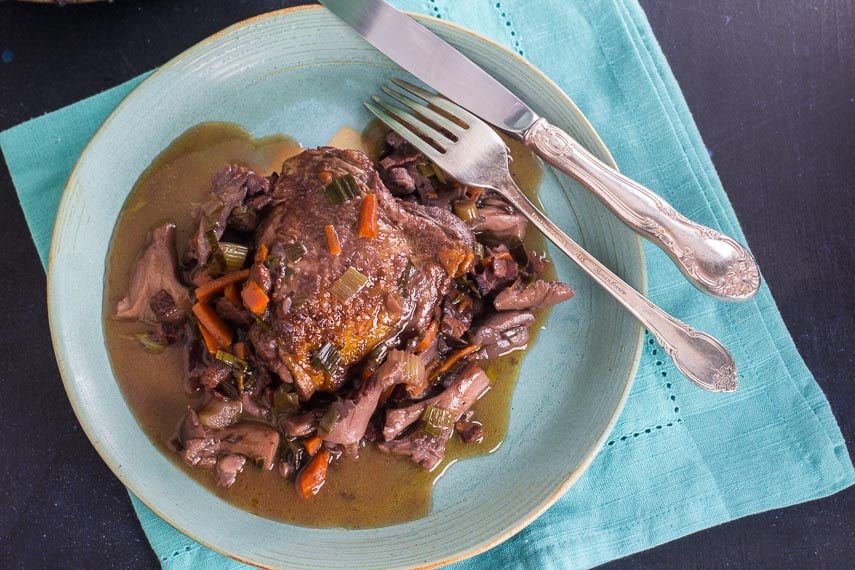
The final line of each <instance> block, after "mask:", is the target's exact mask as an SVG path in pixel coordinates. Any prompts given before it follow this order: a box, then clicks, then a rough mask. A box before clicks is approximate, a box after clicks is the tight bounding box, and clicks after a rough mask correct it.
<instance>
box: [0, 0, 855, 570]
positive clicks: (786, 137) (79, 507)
mask: <svg viewBox="0 0 855 570" xmlns="http://www.w3.org/2000/svg"><path fill="white" fill-rule="evenodd" d="M460 1H462V0H460ZM600 1H606V0H600ZM640 2H641V4H642V6H643V7H644V9H645V11H646V12H647V15H648V17H649V18H650V22H651V24H652V26H653V30H654V32H655V33H656V36H657V37H658V39H659V42H660V44H661V45H662V48H663V50H664V51H665V54H666V55H667V57H668V60H669V62H670V64H671V67H672V69H673V70H674V74H675V75H676V76H677V80H678V81H679V83H680V86H681V87H682V89H683V92H684V93H685V96H686V99H687V100H688V103H689V107H690V109H691V110H692V112H693V114H694V117H695V121H696V122H697V124H698V127H699V128H700V131H701V134H702V135H703V138H704V141H705V143H706V145H707V147H708V148H709V151H710V154H711V155H712V159H713V162H714V163H715V166H716V168H717V169H718V172H719V175H720V176H721V179H722V182H723V183H724V186H725V188H726V189H727V191H728V194H729V196H730V199H731V201H732V202H733V205H734V208H735V209H736V213H737V214H738V216H739V219H740V221H741V222H742V226H743V229H744V230H745V233H746V234H747V236H748V242H749V245H750V246H751V248H752V250H753V251H754V253H755V255H756V257H757V260H758V262H759V263H760V265H761V267H762V269H763V273H764V276H765V278H766V280H767V282H768V284H769V286H770V287H771V289H772V293H773V294H774V296H775V299H776V300H777V302H778V304H779V306H780V309H781V313H782V314H783V317H784V321H785V322H786V324H787V326H788V327H789V330H790V332H791V334H792V335H793V338H794V339H795V342H796V345H797V346H798V348H799V351H800V352H801V354H802V356H803V357H804V359H805V361H806V362H807V365H808V366H809V367H810V369H811V370H812V371H813V373H814V375H815V376H816V379H817V381H818V382H819V384H820V386H822V389H823V390H825V392H826V394H827V395H828V398H829V400H830V401H831V406H832V408H833V410H834V413H835V415H836V417H837V418H838V421H839V422H840V424H841V428H842V430H843V434H844V436H845V437H846V441H847V444H848V445H849V449H850V451H851V450H852V449H853V434H855V427H853V418H855V390H853V384H852V383H853V371H854V370H855V366H853V350H855V294H853V291H852V288H853V285H855V278H853V275H855V223H853V221H855V193H853V192H854V191H855V2H853V0H825V1H822V0H812V1H808V0H796V1H789V0H787V1H784V0H756V1H754V2H747V1H746V0H640ZM301 3H305V2H293V1H292V2H283V1H279V2H277V1H270V0H256V1H253V0H228V1H224V2H212V1H210V0H208V1H204V0H117V1H116V2H115V3H113V4H101V3H98V4H90V5H85V6H70V7H65V8H57V7H54V6H40V5H29V4H21V3H17V2H9V1H5V2H3V1H2V0H0V130H3V129H6V128H8V127H11V126H12V125H15V124H17V123H19V122H21V121H24V120H26V119H29V118H32V117H35V116H38V115H40V114H42V113H45V112H47V111H51V110H54V109H57V108H59V107H62V106H64V105H68V104H70V103H73V102H75V101H77V100H78V99H81V98H83V97H86V96H89V95H91V94H93V93H95V92H97V91H100V90H103V89H106V88H108V87H112V86H113V85H116V84H118V83H120V82H122V81H125V80H126V79H130V78H131V77H134V76H136V75H137V74H139V73H141V72H143V71H146V70H148V69H151V68H152V67H155V66H157V65H159V64H162V63H163V62H165V61H166V60H168V59H169V58H171V57H172V56H174V55H176V54H178V53H179V52H181V51H182V50H184V49H185V48H187V47H189V46H190V45H192V44H194V43H196V42H197V41H199V40H201V39H203V38H204V37H206V36H208V35H210V34H212V33H214V32H216V31H218V30H220V29H222V28H224V27H226V26H228V25H230V24H232V23H235V22H237V21H239V20H242V19H244V18H247V17H250V16H253V15H256V14H259V13H262V12H265V11H268V10H272V9H276V8H281V7H284V6H290V5H296V4H301ZM0 212H2V214H0V220H2V222H0V291H2V293H0V327H2V334H0V378H1V379H2V380H0V450H2V451H0V458H2V459H1V460H0V473H2V475H0V481H2V485H0V497H2V499H0V564H2V566H3V567H26V568H45V567H47V568H58V567H63V568H65V567H72V568H76V567H92V568H101V567H121V568H125V567H132V568H145V567H157V566H158V561H157V559H156V557H155V556H154V554H153V552H152V551H151V549H150V548H149V546H148V543H147V542H146V539H145V536H144V535H143V533H142V530H141V529H140V526H139V523H138V522H137V519H136V517H135V516H134V513H133V510H132V509H131V506H130V503H129V501H128V496H127V494H126V492H125V490H124V488H123V487H122V486H121V485H120V483H119V482H118V480H117V479H116V478H115V477H113V475H112V474H111V473H110V472H109V470H108V469H107V467H106V466H105V465H104V464H103V463H102V462H101V460H100V458H99V457H98V455H97V454H96V453H95V450H94V449H93V448H92V446H91V445H90V444H89V442H88V440H87V439H86V436H85V435H84V434H83V432H82V431H81V429H80V427H79V425H78V423H77V420H76V419H75V417H74V415H73V413H72V411H71V408H70V406H69V405H68V401H67V399H66V397H65V393H64V391H63V388H62V383H61V380H60V378H59V374H58V372H57V368H56V364H55V362H54V358H53V352H52V349H51V342H50V334H49V330H48V323H47V314H46V307H45V276H44V273H43V271H42V267H41V265H40V264H39V261H38V257H37V255H36V252H35V248H34V247H33V244H32V243H31V241H30V239H29V235H28V232H27V228H26V224H25V222H24V218H23V215H22V213H21V211H20V208H19V206H18V204H17V200H16V198H15V194H14V190H13V187H12V182H11V180H10V179H9V174H8V172H7V170H6V168H5V165H2V166H0ZM853 560H855V491H853V490H852V489H850V490H847V491H844V492H842V493H839V494H837V495H835V496H833V497H830V498H827V499H823V500H819V501H814V502H812V503H809V504H805V505H799V506H796V507H791V508H788V509H784V510H780V511H772V512H769V513H764V514H761V515H757V516H753V517H748V518H745V519H742V520H739V521H734V522H732V523H729V524H726V525H722V526H720V527H717V528H713V529H710V530H706V531H703V532H699V533H696V534H694V535H691V536H689V537H686V538H683V539H681V540H677V541H674V542H672V543H669V544H666V545H663V546H660V547H658V548H655V549H653V550H650V551H648V552H644V553H641V554H638V555H635V556H632V557H629V558H626V559H623V560H620V561H616V562H613V563H611V564H610V565H608V567H610V568H640V567H657V568H719V567H724V566H733V567H738V568H739V567H766V568H851V567H852V564H853Z"/></svg>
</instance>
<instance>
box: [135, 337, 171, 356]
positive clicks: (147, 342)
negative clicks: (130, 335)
mask: <svg viewBox="0 0 855 570" xmlns="http://www.w3.org/2000/svg"><path fill="white" fill-rule="evenodd" d="M134 338H136V339H137V340H138V341H139V342H140V344H141V345H142V346H143V348H144V349H146V351H148V352H151V353H152V354H160V353H161V352H163V351H164V350H166V347H165V346H163V345H162V344H160V343H159V342H156V341H155V340H153V339H152V338H151V336H150V335H149V334H148V333H139V334H135V335H134Z"/></svg>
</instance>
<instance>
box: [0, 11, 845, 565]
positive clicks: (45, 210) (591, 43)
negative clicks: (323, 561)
mask: <svg viewBox="0 0 855 570" xmlns="http://www.w3.org/2000/svg"><path fill="white" fill-rule="evenodd" d="M395 4H397V5H398V6H399V7H401V8H404V9H407V10H412V11H416V12H422V13H427V14H429V15H432V16H434V17H437V18H442V19H448V20H452V21H454V22H457V23H459V24H461V25H464V26H466V27H469V28H471V29H473V30H475V31H478V32H480V33H482V34H484V35H487V36H489V37H491V38H493V39H494V40H496V41H498V42H500V43H502V44H504V45H505V46H507V47H508V48H510V49H512V50H513V51H515V52H517V53H518V54H520V55H521V56H523V57H525V58H527V59H529V60H530V61H531V62H532V63H534V64H535V65H536V66H538V67H539V68H540V69H541V70H543V71H544V72H545V73H546V74H548V75H549V76H550V77H551V78H552V79H553V80H555V81H556V82H557V83H558V84H559V85H560V86H561V87H562V88H563V89H564V90H565V91H566V92H567V93H568V94H569V95H570V96H571V97H572V98H573V99H574V100H575V101H576V103H577V104H578V105H579V106H580V107H581V109H582V111H583V112H584V113H585V114H586V115H587V117H588V118H589V119H590V121H591V122H592V123H593V125H594V127H595V128H596V129H597V131H598V132H599V133H600V135H601V136H602V137H603V139H604V140H605V142H606V144H607V145H608V147H609V148H610V150H611V151H612V153H613V155H614V157H615V159H616V160H617V163H618V164H619V165H620V168H621V169H622V170H623V171H624V172H626V173H627V174H628V175H630V176H632V177H633V178H636V179H637V180H640V181H641V182H643V183H644V184H646V185H648V186H649V187H651V188H654V189H656V190H657V191H658V192H660V193H661V194H663V195H664V196H665V198H666V199H667V200H669V201H670V202H671V203H672V204H674V206H675V207H677V209H679V210H680V211H682V212H683V213H685V214H686V215H688V216H689V217H691V218H694V219H696V220H698V221H700V222H702V223H704V224H707V225H709V226H712V227H716V228H719V229H721V230H723V231H724V232H725V233H727V234H729V235H732V236H735V237H737V238H738V239H740V240H741V241H743V242H744V236H743V234H742V231H741V230H740V228H739V224H738V222H737V220H736V217H735V215H734V213H733V210H732V208H731V207H730V204H729V202H728V199H727V196H726V195H725V193H724V191H723V189H722V187H721V184H720V183H719V180H718V178H717V176H716V173H715V170H714V168H713V165H712V163H711V161H710V160H709V157H708V155H707V152H706V150H705V148H704V145H703V143H702V141H701V138H700V136H699V134H698V132H697V129H696V127H695V125H694V123H693V122H692V118H691V115H690V113H689V110H688V108H687V107H686V103H685V101H684V100H683V97H682V94H681V93H680V90H679V87H678V86H677V84H676V82H675V80H674V78H673V76H672V75H671V71H670V69H669V68H668V64H667V62H666V61H665V58H664V57H663V55H662V53H661V51H660V50H659V46H658V44H657V43H656V40H655V38H654V37H653V35H652V32H651V30H650V28H649V26H648V24H647V21H646V19H645V16H644V14H643V12H642V10H641V8H640V7H639V6H638V4H637V3H636V1H635V0H613V1H605V0H602V1H589V0H551V1H540V2H537V3H534V2H526V1H525V0H502V1H501V2H499V1H496V0H470V1H467V2H459V1H458V2H453V1H452V0H429V1H428V0H425V1H410V0H400V1H397V2H395ZM567 30H572V33H568V32H567ZM142 79H143V77H139V78H137V79H134V80H132V81H130V82H128V83H126V84H124V85H120V86H118V87H116V88H114V89H112V90H110V91H107V92H104V93H102V94H100V95H97V96H95V97H91V98H89V99H86V100H84V101H81V102H79V103H77V104H75V105H72V106H70V107H67V108H65V109H62V110H59V111H57V112H54V113H51V114H49V115H46V116H44V117H40V118H38V119H34V120H32V121H29V122H27V123H25V124H23V125H20V126H18V127H15V128H13V129H10V130H9V131H6V132H5V133H2V134H0V146H2V150H3V153H4V155H5V158H6V162H7V165H8V167H9V170H10V172H11V174H12V179H13V181H14V184H15V186H16V188H17V191H18V194H19V197H20V201H21V205H22V208H23V210H24V213H25V215H26V217H27V221H28V223H29V226H30V230H31V232H32V235H33V239H34V241H35V243H36V246H37V248H38V251H39V254H40V255H41V257H42V261H43V262H44V261H45V260H46V257H47V250H48V246H49V242H50V235H51V230H52V223H53V219H54V216H55V213H56V206H57V203H58V201H59V198H60V196H61V193H62V189H63V186H64V183H65V181H66V179H67V177H68V174H69V172H70V170H71V167H72V166H73V164H74V162H75V161H76V160H77V157H78V155H79V154H80V152H81V151H82V149H83V147H84V145H85V144H86V142H87V141H88V140H89V139H90V138H91V137H92V135H93V134H94V132H95V131H96V130H97V128H98V126H99V125H100V124H101V122H102V121H103V120H104V119H105V118H106V116H107V115H108V114H109V113H110V112H111V111H112V109H113V108H114V107H115V106H116V105H117V104H118V103H119V101H121V100H122V98H123V97H124V96H125V95H126V94H127V93H128V92H129V91H130V90H131V89H133V87H135V86H136V85H137V84H138V83H139V82H140V81H141V80H142ZM645 254H646V256H647V265H648V272H649V282H650V290H649V296H650V297H651V298H652V300H653V301H654V302H656V303H658V304H659V305H661V306H662V307H663V308H664V309H665V310H667V311H669V312H671V313H673V314H675V315H677V316H679V317H681V318H683V319H684V320H686V321H688V322H691V323H692V324H694V325H695V326H697V327H698V328H700V329H702V330H705V331H707V332H709V333H711V334H713V335H715V336H716V337H718V338H719V339H721V340H722V341H723V342H724V344H725V345H726V346H727V347H729V348H730V349H731V350H732V352H733V354H734V357H735V359H736V361H737V365H738V369H739V370H740V378H739V380H740V390H739V391H738V392H736V393H735V394H731V395H721V394H709V393H706V392H702V391H700V390H698V389H696V388H695V387H694V386H692V385H691V384H690V383H689V382H687V381H685V380H684V379H682V378H681V377H680V375H679V373H678V372H677V371H676V370H675V369H674V367H673V366H672V365H671V363H670V361H669V360H668V359H667V358H664V355H663V351H662V349H661V348H660V347H659V346H658V345H657V344H656V343H655V341H654V340H653V339H652V338H651V337H649V336H648V337H646V338H645V347H644V352H643V356H642V360H641V365H640V368H639V371H638V376H637V378H636V380H635V384H634V387H633V389H632V392H631V394H630V398H629V401H628V404H627V406H626V409H625V410H624V412H623V414H622V416H621V419H620V421H619V422H618V424H617V426H616V428H615V430H614V432H613V435H612V437H611V439H610V440H609V441H608V442H607V443H606V444H605V446H604V447H603V449H602V451H601V452H600V454H599V455H598V457H597V459H596V461H595V462H594V463H593V465H591V467H590V469H589V470H588V471H587V472H586V474H585V475H584V476H583V477H582V478H581V479H580V480H579V482H578V483H577V484H576V485H575V486H574V487H573V488H572V489H571V490H570V491H569V492H568V493H567V494H566V495H565V496H564V497H563V498H561V499H560V500H559V501H558V502H557V503H556V504H555V505H554V506H553V507H552V508H550V509H549V510H548V511H547V512H546V513H545V514H544V515H542V516H541V517H540V518H539V519H538V520H537V521H535V522H534V523H532V524H531V525H530V526H529V527H528V528H526V529H525V530H523V531H522V532H521V533H519V534H518V535H517V536H515V537H513V538H512V539H510V540H509V541H507V542H505V543H504V544H502V545H500V546H498V547H496V548H494V549H493V550H491V551H489V552H486V553H484V554H482V555H480V556H477V557H475V558H472V559H470V560H467V561H464V562H460V563H458V564H456V565H455V566H454V567H455V568H460V569H464V568H584V567H590V566H594V565H596V564H600V563H603V562H606V561H609V560H613V559H615V558H620V557H622V556H626V555H628V554H630V553H633V552H637V551H639V550H643V549H646V548H650V547H653V546H655V545H658V544H661V543H663V542H667V541H669V540H672V539H675V538H677V537H680V536H683V535H686V534H689V533H692V532H695V531H698V530H700V529H703V528H707V527H710V526H713V525H716V524H720V523H722V522H725V521H729V520H732V519H735V518H738V517H742V516H745V515H749V514H752V513H756V512H760V511H764V510H768V509H773V508H778V507H783V506H786V505H791V504H794V503H799V502H803V501H807V500H810V499H815V498H818V497H822V496H825V495H829V494H831V493H834V492H836V491H839V490H841V489H844V488H846V487H847V486H849V485H851V484H852V483H853V481H855V471H853V467H852V463H851V461H850V458H849V455H848V453H847V450H846V446H845V443H844V441H843V438H842V437H841V434H840V431H839V429H838V427H837V424H836V422H835V420H834V417H833V416H832V414H831V411H830V409H829V406H828V402H827V401H826V399H825V397H824V395H823V394H822V392H821V390H820V389H819V387H818V386H817V385H816V383H815V381H814V379H813V377H812V376H811V374H810V372H809V371H808V369H807V368H806V367H805V365H804V363H803V361H802V359H801V358H800V357H799V355H798V353H797V352H796V349H795V346H794V345H793V342H792V340H791V339H790V336H789V334H788V333H787V330H786V328H785V327H784V324H783V322H782V321H781V318H780V315H779V313H778V311H777V308H776V306H775V303H774V301H773V299H772V296H771V294H770V292H769V290H768V289H767V288H766V287H765V286H764V287H763V288H762V289H761V291H760V293H759V294H758V295H757V297H756V298H755V299H754V300H752V301H749V302H747V303H743V304H739V305H732V304H725V303H720V302H716V301H714V300H712V299H709V298H707V297H705V296H703V295H701V294H700V293H698V292H697V291H696V290H695V289H694V288H693V287H692V286H691V285H690V284H689V283H688V282H686V281H685V280H684V279H683V278H682V277H681V276H680V274H679V273H678V271H677V269H676V268H675V267H674V265H673V264H672V263H671V262H670V260H669V259H668V258H667V257H666V256H665V255H664V254H663V253H661V252H660V251H659V250H658V249H656V248H655V247H653V246H651V245H649V244H645ZM132 499H133V502H134V507H135V508H136V509H137V512H138V514H139V517H140V521H141V523H142V526H143V529H144V530H145V532H146V534H147V535H148V537H149V540H150V541H151V544H152V547H153V548H154V550H155V552H156V553H157V555H158V557H159V559H160V560H161V562H162V564H163V566H164V567H165V568H169V569H173V568H175V569H177V568H239V567H240V568H243V566H242V565H241V564H239V563H237V562H234V561H232V560H230V559H227V558H225V557H223V556H220V555H219V554H216V553H214V552H212V551H211V550H208V549H207V548H205V547H202V546H201V545H199V544H197V543H196V542H193V541H192V540H190V539H189V538H187V537H186V536H184V535H183V534H181V533H180V532H178V531H177V530H175V529H174V528H172V527H171V526H169V525H168V524H166V523H165V522H163V521H162V520H160V519H159V518H158V517H157V516H156V515H154V514H153V513H152V512H151V511H149V510H148V509H147V508H146V507H145V506H144V505H142V504H141V503H140V502H139V501H137V500H136V499H134V498H133V497H132Z"/></svg>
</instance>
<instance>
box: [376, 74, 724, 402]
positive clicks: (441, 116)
mask: <svg viewBox="0 0 855 570" xmlns="http://www.w3.org/2000/svg"><path fill="white" fill-rule="evenodd" d="M392 81H393V83H395V85H397V86H398V87H399V88H401V89H402V90H404V91H405V92H406V93H407V94H404V93H401V92H398V91H395V90H392V89H389V88H388V87H385V86H383V87H382V89H383V91H384V92H385V93H386V94H387V95H388V96H389V97H391V98H392V99H394V100H395V101H397V102H398V103H399V105H400V106H397V105H393V104H391V103H390V102H388V101H386V100H383V99H380V98H379V97H373V100H374V102H375V103H376V105H375V104H371V103H365V106H366V107H368V109H369V110H370V111H371V112H372V113H374V114H375V115H376V116H377V117H378V118H379V119H380V120H381V121H383V122H384V123H386V124H387V125H388V126H389V127H390V128H392V130H394V131H395V132H397V133H398V134H399V135H401V136H402V137H404V139H406V140H407V141H409V142H410V143H411V144H412V145H413V146H415V147H416V148H417V149H419V150H420V151H422V152H423V153H424V154H425V156H427V157H428V158H429V159H431V160H432V161H434V162H435V163H436V164H437V166H439V167H440V168H442V169H443V170H444V171H446V172H447V173H448V174H449V175H450V176H451V177H452V178H454V179H455V180H457V181H459V182H461V183H463V184H466V185H469V186H477V187H481V188H489V189H491V190H495V191H496V192H499V193H500V194H501V195H502V196H504V197H505V199H507V200H508V202H510V204H511V205H512V206H513V207H514V208H516V209H517V210H518V211H519V212H520V213H522V214H523V215H524V216H525V217H527V218H528V219H529V221H531V223H532V224H533V225H534V226H535V227H536V228H537V229H539V230H540V231H541V232H543V234H544V235H545V236H546V237H547V238H549V240H550V241H552V243H554V244H555V245H556V246H557V247H558V248H559V249H560V250H561V251H563V252H564V253H565V254H567V256H568V257H570V259H572V260H573V261H574V262H575V263H576V264H577V265H578V266H579V267H581V268H582V270H584V271H585V273H587V274H588V275H589V276H590V277H591V278H592V279H593V280H594V281H596V282H597V283H598V284H599V285H600V286H601V287H603V288H604V289H605V290H606V291H608V292H609V293H610V294H611V295H612V296H613V297H614V298H615V299H617V300H618V302H619V303H620V304H622V305H623V306H624V307H625V308H626V309H627V310H628V311H629V312H630V313H632V314H633V315H634V316H635V317H636V318H637V319H638V320H639V321H641V323H642V324H643V325H644V326H645V327H647V329H648V330H649V331H650V332H651V333H653V335H654V336H655V337H656V340H657V341H659V344H661V345H662V347H663V348H664V349H665V351H666V352H667V353H668V354H669V355H670V356H671V358H672V359H673V361H674V364H675V365H676V367H677V369H678V370H680V372H682V373H683V374H684V375H685V376H686V377H687V378H688V379H689V380H691V381H692V382H694V383H695V384H697V385H698V386H700V387H701V388H704V389H705V390H711V391H713V392H733V391H734V390H736V365H735V363H734V361H733V357H732V356H731V355H730V353H729V352H728V351H727V349H725V348H724V347H723V346H722V345H721V343H719V342H718V341H717V340H716V339H714V338H713V337H711V336H710V335H708V334H706V333H703V332H700V331H696V330H694V329H693V328H692V327H690V326H688V325H687V324H685V323H683V322H681V321H680V320H678V319H676V318H674V317H673V316H671V315H669V314H668V313H666V312H665V311H663V310H662V309H660V308H659V307H658V306H656V305H654V304H653V303H651V302H650V301H649V300H648V299H647V298H646V297H645V296H644V295H642V294H641V293H639V292H638V291H636V290H635V289H633V288H632V287H630V286H629V285H628V284H627V283H626V282H624V281H623V280H622V279H621V278H620V277H618V276H617V275H615V274H614V273H612V271H610V270H609V269H608V268H607V267H606V266H605V265H603V264H602V263H600V262H599V261H597V259H595V258H594V257H593V256H592V255H591V254H590V253H588V252H587V251H585V249H583V248H582V246H580V245H579V244H577V243H576V242H574V241H573V240H572V239H571V238H570V237H568V236H567V234H565V233H564V232H563V231H561V230H560V229H559V228H558V226H556V225H555V224H553V223H552V222H551V221H550V220H549V218H547V217H546V216H545V215H544V214H543V213H541V212H540V210H538V209H537V208H536V207H535V206H534V204H532V203H531V201H530V200H529V199H528V198H527V197H526V195H525V194H524V193H523V192H522V190H520V189H519V187H518V186H517V185H516V183H515V182H514V181H513V179H512V178H511V173H510V171H509V170H508V160H509V156H508V149H507V147H506V146H505V143H504V142H502V139H501V138H499V136H498V135H497V134H496V133H495V131H493V129H492V128H490V127H489V126H488V125H487V124H486V123H484V122H483V121H481V119H478V118H477V117H475V116H474V115H472V114H471V113H469V112H468V111H466V110H465V109H463V108H461V107H459V106H457V105H456V104H454V103H452V102H451V101H449V100H447V99H445V98H443V97H440V96H438V95H436V94H434V93H431V92H429V91H426V90H424V89H422V88H420V87H418V86H416V85H413V84H411V83H407V82H406V81H402V80H400V79H393V80H392Z"/></svg>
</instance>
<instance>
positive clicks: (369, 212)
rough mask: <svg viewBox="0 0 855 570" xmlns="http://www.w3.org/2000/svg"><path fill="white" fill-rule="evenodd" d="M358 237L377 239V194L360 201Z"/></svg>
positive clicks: (369, 195)
mask: <svg viewBox="0 0 855 570" xmlns="http://www.w3.org/2000/svg"><path fill="white" fill-rule="evenodd" d="M358 233H359V237H364V238H376V237H377V194H368V195H366V196H365V198H363V199H362V207H361V208H360V209H359V232H358Z"/></svg>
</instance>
